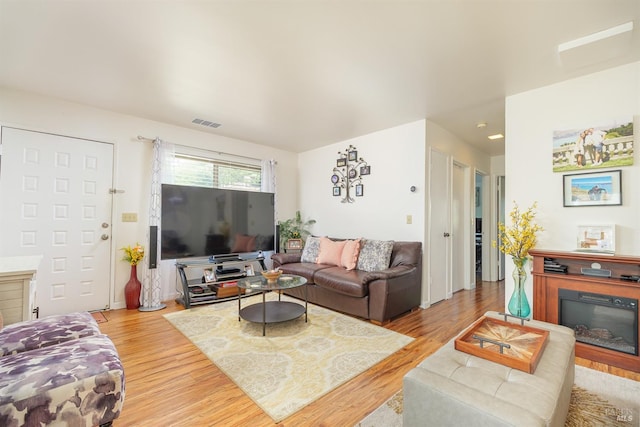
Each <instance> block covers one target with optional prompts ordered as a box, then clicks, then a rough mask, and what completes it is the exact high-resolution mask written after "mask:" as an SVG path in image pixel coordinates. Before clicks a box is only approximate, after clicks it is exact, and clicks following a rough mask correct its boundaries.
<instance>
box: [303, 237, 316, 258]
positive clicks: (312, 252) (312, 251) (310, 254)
mask: <svg viewBox="0 0 640 427" xmlns="http://www.w3.org/2000/svg"><path fill="white" fill-rule="evenodd" d="M319 251H320V238H319V237H313V236H310V237H308V238H307V241H306V242H305V243H304V249H303V250H302V256H301V257H300V262H314V263H315V262H316V261H317V260H318V252H319Z"/></svg>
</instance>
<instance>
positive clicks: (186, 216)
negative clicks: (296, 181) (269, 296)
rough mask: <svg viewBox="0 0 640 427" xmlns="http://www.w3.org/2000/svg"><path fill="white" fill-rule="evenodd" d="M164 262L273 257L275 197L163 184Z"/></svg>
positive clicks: (162, 231)
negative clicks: (259, 253)
mask: <svg viewBox="0 0 640 427" xmlns="http://www.w3.org/2000/svg"><path fill="white" fill-rule="evenodd" d="M160 244H161V251H160V254H161V255H160V256H161V258H162V259H176V258H191V257H205V256H207V257H208V256H212V255H213V256H217V255H227V254H241V253H248V252H257V251H272V250H274V246H275V209H274V195H273V193H262V192H255V191H239V190H227V189H222V188H206V187H191V186H185V185H173V184H162V216H161V240H160Z"/></svg>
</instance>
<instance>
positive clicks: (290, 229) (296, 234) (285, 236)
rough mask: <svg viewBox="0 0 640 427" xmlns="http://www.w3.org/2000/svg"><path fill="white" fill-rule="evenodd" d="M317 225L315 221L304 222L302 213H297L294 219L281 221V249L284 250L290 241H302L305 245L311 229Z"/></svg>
mask: <svg viewBox="0 0 640 427" xmlns="http://www.w3.org/2000/svg"><path fill="white" fill-rule="evenodd" d="M315 223H316V220H315V219H307V220H303V219H302V215H301V214H300V211H296V215H295V216H294V217H293V218H289V219H287V220H285V221H280V222H279V223H278V224H279V225H280V247H281V248H284V247H285V244H286V242H287V240H289V239H302V242H303V244H304V241H305V239H306V238H307V237H309V235H310V234H311V232H310V231H309V227H311V226H312V225H313V224H315Z"/></svg>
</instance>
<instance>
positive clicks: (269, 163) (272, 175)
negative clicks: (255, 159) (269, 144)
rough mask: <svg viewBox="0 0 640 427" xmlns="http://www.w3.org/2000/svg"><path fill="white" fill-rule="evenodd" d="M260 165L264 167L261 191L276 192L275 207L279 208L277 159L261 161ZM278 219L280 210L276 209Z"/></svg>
mask: <svg viewBox="0 0 640 427" xmlns="http://www.w3.org/2000/svg"><path fill="white" fill-rule="evenodd" d="M260 166H261V169H262V177H261V179H260V191H263V192H266V193H274V194H275V195H274V204H275V206H274V209H275V208H277V206H278V203H276V198H277V197H278V196H277V193H276V161H275V160H262V161H261V162H260ZM275 218H276V221H277V220H278V211H277V209H276V211H275Z"/></svg>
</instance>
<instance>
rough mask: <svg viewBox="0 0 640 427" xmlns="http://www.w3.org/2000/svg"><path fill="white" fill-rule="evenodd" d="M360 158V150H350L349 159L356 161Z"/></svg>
mask: <svg viewBox="0 0 640 427" xmlns="http://www.w3.org/2000/svg"><path fill="white" fill-rule="evenodd" d="M357 160H358V152H357V151H355V150H354V151H349V161H352V162H355V161H357Z"/></svg>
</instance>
